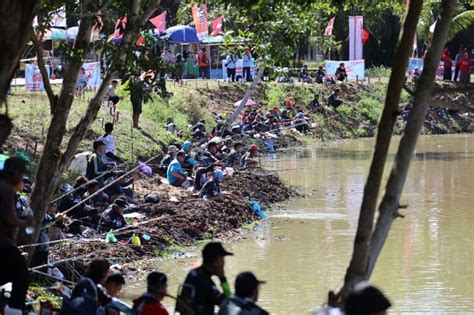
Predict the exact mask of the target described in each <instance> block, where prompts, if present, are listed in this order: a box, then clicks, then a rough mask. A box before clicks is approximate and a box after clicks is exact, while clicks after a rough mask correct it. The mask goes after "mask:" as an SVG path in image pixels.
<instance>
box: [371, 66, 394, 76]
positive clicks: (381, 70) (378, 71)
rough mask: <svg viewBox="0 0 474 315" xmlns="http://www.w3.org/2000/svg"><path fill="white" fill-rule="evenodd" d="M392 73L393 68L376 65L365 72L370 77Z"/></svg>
mask: <svg viewBox="0 0 474 315" xmlns="http://www.w3.org/2000/svg"><path fill="white" fill-rule="evenodd" d="M390 73H392V69H390V68H387V67H384V66H375V67H371V68H369V69H367V70H366V71H365V74H366V75H367V76H369V77H374V78H376V77H389V76H390Z"/></svg>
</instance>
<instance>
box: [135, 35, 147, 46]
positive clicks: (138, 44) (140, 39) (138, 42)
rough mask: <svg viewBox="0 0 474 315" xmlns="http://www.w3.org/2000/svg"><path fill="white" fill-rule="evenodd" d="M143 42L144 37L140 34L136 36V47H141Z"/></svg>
mask: <svg viewBox="0 0 474 315" xmlns="http://www.w3.org/2000/svg"><path fill="white" fill-rule="evenodd" d="M144 42H145V37H144V36H143V35H142V34H140V35H139V36H138V39H137V41H136V42H135V44H136V45H137V46H141V45H143V43H144Z"/></svg>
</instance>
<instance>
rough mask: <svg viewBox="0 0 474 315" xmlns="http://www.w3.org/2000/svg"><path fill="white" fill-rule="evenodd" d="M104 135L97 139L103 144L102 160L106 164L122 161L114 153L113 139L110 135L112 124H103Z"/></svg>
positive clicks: (112, 129) (112, 128)
mask: <svg viewBox="0 0 474 315" xmlns="http://www.w3.org/2000/svg"><path fill="white" fill-rule="evenodd" d="M104 129H105V135H104V136H103V137H102V138H100V139H99V140H100V141H102V142H103V143H104V145H105V149H104V152H105V153H104V155H103V156H102V162H103V163H104V164H106V165H108V164H112V165H115V164H116V163H123V160H122V159H121V158H120V157H118V156H116V155H115V139H114V137H113V136H112V131H114V124H113V123H111V122H108V123H106V124H105V128H104Z"/></svg>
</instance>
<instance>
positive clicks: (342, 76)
mask: <svg viewBox="0 0 474 315" xmlns="http://www.w3.org/2000/svg"><path fill="white" fill-rule="evenodd" d="M346 79H347V72H346V66H345V65H344V63H341V64H339V67H338V68H337V69H336V80H337V81H340V82H344V81H345V80H346Z"/></svg>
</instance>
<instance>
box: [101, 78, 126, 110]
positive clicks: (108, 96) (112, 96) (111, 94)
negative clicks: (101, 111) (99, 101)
mask: <svg viewBox="0 0 474 315" xmlns="http://www.w3.org/2000/svg"><path fill="white" fill-rule="evenodd" d="M117 85H118V81H117V80H112V83H111V84H110V86H109V88H108V89H107V92H106V93H105V96H104V101H106V102H112V104H113V105H114V106H115V105H117V103H118V102H119V101H121V100H123V96H120V95H117V93H115V89H116V88H117Z"/></svg>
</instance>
